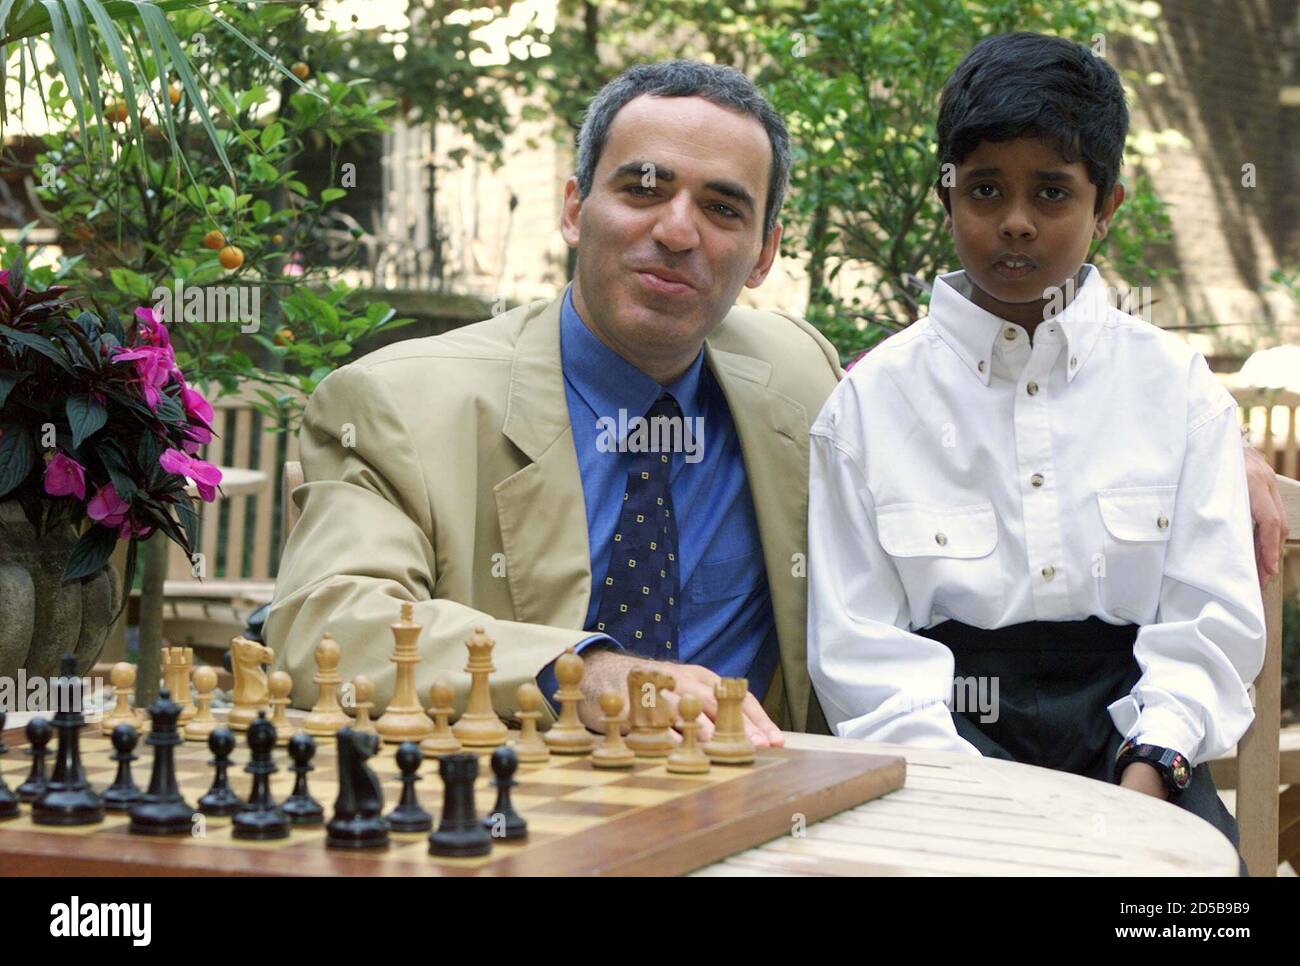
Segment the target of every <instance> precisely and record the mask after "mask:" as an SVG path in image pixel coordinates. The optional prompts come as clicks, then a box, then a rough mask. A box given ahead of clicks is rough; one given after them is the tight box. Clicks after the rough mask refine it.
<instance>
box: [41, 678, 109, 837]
mask: <svg viewBox="0 0 1300 966" xmlns="http://www.w3.org/2000/svg"><path fill="white" fill-rule="evenodd" d="M61 671H62V673H61V675H60V676H59V677H58V678H56V679H55V681H54V693H55V696H56V700H57V702H58V709H59V710H58V711H57V712H56V713H55V715H54V730H55V732H56V733H57V734H58V736H59V745H58V750H57V752H56V753H55V759H54V774H53V775H51V776H50V779H49V781H47V782H46V783H45V788H44V789H43V790H42V791H41V793H40V794H39V795H38V796H36V800H35V801H33V802H32V821H33V822H34V823H36V824H37V825H93V824H94V823H96V822H102V821H103V820H104V802H103V800H101V799H100V797H99V796H98V795H97V794H95V790H94V789H93V788H91V787H90V782H88V781H86V773H85V771H84V769H83V768H82V764H81V744H80V741H81V738H80V736H81V729H82V728H83V727H84V726H85V724H86V717H85V715H83V714H82V713H81V694H80V684H81V682H80V678H78V677H77V659H76V658H75V657H73V656H72V655H71V654H65V655H64V656H63V665H62V668H61ZM74 692H75V693H74Z"/></svg>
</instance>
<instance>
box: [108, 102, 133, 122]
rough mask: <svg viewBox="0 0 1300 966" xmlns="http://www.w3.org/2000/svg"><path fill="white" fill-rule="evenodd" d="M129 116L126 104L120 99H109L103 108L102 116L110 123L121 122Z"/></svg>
mask: <svg viewBox="0 0 1300 966" xmlns="http://www.w3.org/2000/svg"><path fill="white" fill-rule="evenodd" d="M129 116H130V114H129V113H128V112H127V109H126V104H125V103H123V102H122V101H109V102H108V105H107V106H106V107H105V108H104V117H105V118H107V120H108V122H109V123H110V124H122V123H124V122H125V121H126V119H127V118H128V117H129Z"/></svg>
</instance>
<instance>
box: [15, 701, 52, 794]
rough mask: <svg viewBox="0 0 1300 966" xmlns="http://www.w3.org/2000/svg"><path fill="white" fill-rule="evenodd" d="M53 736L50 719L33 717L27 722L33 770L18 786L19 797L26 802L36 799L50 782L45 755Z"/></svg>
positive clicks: (47, 752)
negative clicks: (46, 772)
mask: <svg viewBox="0 0 1300 966" xmlns="http://www.w3.org/2000/svg"><path fill="white" fill-rule="evenodd" d="M53 737H54V729H53V728H51V727H50V722H49V720H48V719H46V718H33V719H32V720H31V721H29V722H27V744H28V745H30V746H31V747H29V748H28V749H27V754H28V755H30V756H31V759H32V770H31V771H30V772H28V773H27V781H25V782H23V783H22V784H21V785H19V786H18V797H19V798H20V799H21V800H22V801H24V802H27V803H29V804H30V803H31V802H34V801H36V799H37V796H39V795H40V794H41V792H43V791H44V790H45V786H46V785H47V784H49V781H50V779H49V776H48V775H46V774H45V756H46V755H47V754H49V751H48V750H47V748H46V746H47V745H48V744H49V743H50V739H51V738H53Z"/></svg>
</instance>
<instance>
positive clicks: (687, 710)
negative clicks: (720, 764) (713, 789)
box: [666, 694, 709, 775]
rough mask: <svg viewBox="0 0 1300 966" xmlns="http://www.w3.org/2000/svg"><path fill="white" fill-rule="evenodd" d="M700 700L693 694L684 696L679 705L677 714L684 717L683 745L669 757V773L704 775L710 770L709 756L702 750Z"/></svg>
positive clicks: (682, 725)
mask: <svg viewBox="0 0 1300 966" xmlns="http://www.w3.org/2000/svg"><path fill="white" fill-rule="evenodd" d="M700 710H701V708H700V699H699V698H697V697H696V696H695V695H693V694H683V695H682V699H681V701H679V702H678V703H677V713H678V714H680V715H681V716H682V723H681V729H682V743H681V744H680V745H679V746H678V747H676V748H674V749H673V751H672V754H670V755H669V756H668V764H667V766H666V767H667V769H668V771H670V772H672V773H673V774H674V775H703V774H704V773H705V772H707V771H708V770H709V756H708V755H706V754H705V753H704V752H703V751H701V750H700V746H699V742H698V733H699V730H700V722H699V717H700Z"/></svg>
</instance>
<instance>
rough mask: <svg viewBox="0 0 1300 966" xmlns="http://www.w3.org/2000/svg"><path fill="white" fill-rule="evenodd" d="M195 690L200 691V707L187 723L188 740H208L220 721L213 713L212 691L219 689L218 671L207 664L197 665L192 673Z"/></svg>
mask: <svg viewBox="0 0 1300 966" xmlns="http://www.w3.org/2000/svg"><path fill="white" fill-rule="evenodd" d="M190 679H191V680H192V681H193V682H194V690H195V691H197V692H198V707H197V709H196V710H195V713H194V717H193V718H192V719H190V721H189V723H188V724H186V725H185V730H184V732H183V733H184V735H185V740H186V741H207V740H208V735H210V734H212V732H214V731H215V730H216V729H217V726H218V724H219V722H218V721H217V719H216V718H215V717H213V715H212V692H213V691H215V690H216V689H217V672H216V671H215V670H214V669H212V668H210V667H208V666H207V665H206V664H205V665H201V666H200V667H196V668H195V669H194V670H193V672H192V673H191V674H190Z"/></svg>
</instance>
